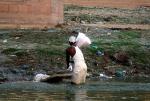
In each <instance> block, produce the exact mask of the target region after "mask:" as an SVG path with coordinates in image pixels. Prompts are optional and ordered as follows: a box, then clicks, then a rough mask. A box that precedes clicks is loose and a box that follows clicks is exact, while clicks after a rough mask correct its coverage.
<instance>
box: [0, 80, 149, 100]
mask: <svg viewBox="0 0 150 101" xmlns="http://www.w3.org/2000/svg"><path fill="white" fill-rule="evenodd" d="M0 91H1V93H0V101H149V100H150V83H130V82H113V81H111V82H107V81H88V82H87V83H86V84H84V85H78V86H77V85H71V84H70V83H61V84H47V83H36V82H14V83H6V84H1V85H0Z"/></svg>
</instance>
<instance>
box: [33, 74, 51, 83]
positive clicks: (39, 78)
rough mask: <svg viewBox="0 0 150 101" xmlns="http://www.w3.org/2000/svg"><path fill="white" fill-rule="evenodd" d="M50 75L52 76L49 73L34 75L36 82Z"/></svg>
mask: <svg viewBox="0 0 150 101" xmlns="http://www.w3.org/2000/svg"><path fill="white" fill-rule="evenodd" d="M48 77H50V76H49V75H47V74H37V75H36V76H35V77H34V80H33V81H34V82H40V81H41V80H44V79H47V78H48Z"/></svg>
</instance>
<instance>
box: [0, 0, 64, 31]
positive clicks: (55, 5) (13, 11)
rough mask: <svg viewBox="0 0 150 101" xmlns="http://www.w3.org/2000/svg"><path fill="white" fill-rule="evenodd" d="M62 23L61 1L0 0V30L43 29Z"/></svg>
mask: <svg viewBox="0 0 150 101" xmlns="http://www.w3.org/2000/svg"><path fill="white" fill-rule="evenodd" d="M59 23H63V1H62V0H0V28H34V27H35V28H44V27H52V26H55V25H57V24H59Z"/></svg>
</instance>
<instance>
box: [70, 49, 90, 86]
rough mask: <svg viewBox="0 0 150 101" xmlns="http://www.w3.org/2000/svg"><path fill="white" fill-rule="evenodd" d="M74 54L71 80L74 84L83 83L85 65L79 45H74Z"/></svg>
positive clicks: (85, 72)
mask: <svg viewBox="0 0 150 101" xmlns="http://www.w3.org/2000/svg"><path fill="white" fill-rule="evenodd" d="M75 50H76V54H75V55H74V56H73V61H74V65H73V67H74V68H73V75H72V82H73V83H75V84H81V83H85V80H86V74H87V65H86V63H85V60H84V56H83V53H82V51H81V50H80V49H79V47H75Z"/></svg>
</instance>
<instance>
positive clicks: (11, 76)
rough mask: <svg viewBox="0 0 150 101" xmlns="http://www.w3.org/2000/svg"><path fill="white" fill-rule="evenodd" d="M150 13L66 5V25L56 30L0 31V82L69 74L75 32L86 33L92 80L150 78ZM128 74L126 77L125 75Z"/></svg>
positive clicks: (142, 9)
mask: <svg viewBox="0 0 150 101" xmlns="http://www.w3.org/2000/svg"><path fill="white" fill-rule="evenodd" d="M149 12H150V8H147V7H142V8H135V9H132V10H131V9H120V8H95V7H93V8H91V7H79V6H66V7H65V9H64V15H65V22H64V24H60V25H57V26H56V27H55V28H51V29H48V28H45V29H3V30H2V29H1V30H0V82H1V83H2V82H12V81H32V80H33V78H34V76H35V75H36V74H38V73H43V74H49V75H54V74H59V73H61V72H62V71H66V69H67V68H66V61H65V49H66V48H67V47H68V38H69V36H71V35H72V34H71V31H73V30H77V31H81V32H83V33H85V34H86V35H87V36H88V37H89V38H90V39H91V40H92V44H91V45H90V46H88V47H82V48H81V49H82V51H83V53H84V56H85V60H86V63H87V66H88V73H89V74H90V75H89V77H90V78H93V77H94V78H96V77H99V74H100V73H104V74H106V75H108V76H113V77H121V78H126V77H137V76H138V77H145V78H149V76H150V13H149ZM124 73H125V74H124Z"/></svg>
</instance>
